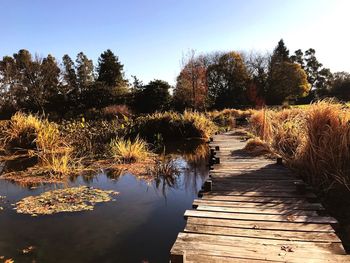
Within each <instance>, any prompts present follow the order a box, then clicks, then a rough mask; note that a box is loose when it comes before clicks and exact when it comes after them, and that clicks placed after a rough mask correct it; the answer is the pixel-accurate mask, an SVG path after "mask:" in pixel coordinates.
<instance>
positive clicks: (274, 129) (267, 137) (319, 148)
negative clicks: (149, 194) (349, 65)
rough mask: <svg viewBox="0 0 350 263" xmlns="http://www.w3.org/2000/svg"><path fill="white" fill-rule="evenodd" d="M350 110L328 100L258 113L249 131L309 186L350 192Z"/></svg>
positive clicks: (254, 115) (253, 118)
mask: <svg viewBox="0 0 350 263" xmlns="http://www.w3.org/2000/svg"><path fill="white" fill-rule="evenodd" d="M349 123H350V110H349V108H348V107H347V106H344V105H342V104H339V103H336V102H334V101H331V100H324V101H320V102H317V103H314V104H311V105H309V106H308V107H307V108H303V109H300V108H292V109H284V110H281V111H276V110H266V109H264V110H261V111H258V112H256V113H255V114H253V115H252V117H251V118H250V129H251V131H252V132H253V133H254V134H255V135H256V136H259V137H260V138H261V139H263V140H264V141H265V142H267V143H269V145H270V146H271V147H272V149H273V150H274V151H276V152H277V153H278V154H280V155H281V156H282V157H283V158H284V159H286V160H287V161H288V163H289V164H290V165H291V166H292V167H294V168H296V169H298V170H299V171H300V173H301V174H303V175H304V177H305V178H306V179H307V180H308V181H309V182H310V183H312V184H314V185H317V186H321V187H323V188H324V189H328V188H330V187H332V186H333V185H335V184H341V185H344V186H346V187H348V188H349V189H350V175H349V171H350V125H349Z"/></svg>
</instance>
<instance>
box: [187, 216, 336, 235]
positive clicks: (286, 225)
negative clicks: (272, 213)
mask: <svg viewBox="0 0 350 263" xmlns="http://www.w3.org/2000/svg"><path fill="white" fill-rule="evenodd" d="M187 222H188V223H190V224H202V225H212V226H226V227H237V228H246V229H262V230H288V231H304V232H328V233H333V232H334V229H333V228H332V227H331V226H330V225H329V224H315V223H309V224H305V223H290V222H283V223H281V222H268V221H254V220H250V221H249V220H237V219H220V218H202V217H188V218H187Z"/></svg>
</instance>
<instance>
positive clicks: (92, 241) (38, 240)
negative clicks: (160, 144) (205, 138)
mask: <svg viewBox="0 0 350 263" xmlns="http://www.w3.org/2000/svg"><path fill="white" fill-rule="evenodd" d="M186 159H187V160H188V158H185V156H177V157H176V163H177V164H178V167H179V168H180V173H179V175H178V176H176V177H175V181H174V183H173V184H171V185H169V184H167V183H166V181H165V180H160V181H158V182H157V183H156V182H155V181H150V180H144V179H140V178H137V177H135V176H133V175H132V174H125V175H122V176H119V177H116V178H111V177H110V176H109V175H108V173H107V172H106V171H103V170H101V172H100V173H98V174H96V175H95V176H93V177H89V178H86V177H82V176H80V177H77V178H75V179H74V180H71V181H70V182H69V183H67V184H65V185H42V186H39V187H37V188H35V187H34V188H33V187H32V188H28V187H26V188H24V187H21V186H19V185H17V184H14V183H11V182H9V181H6V180H0V196H6V198H5V199H3V200H2V201H0V206H2V207H3V208H4V209H3V210H1V211H0V256H5V258H12V259H13V260H14V262H45V263H49V262H168V261H169V251H170V249H171V246H172V244H173V243H174V241H175V239H176V236H177V234H178V232H179V231H182V230H183V228H184V226H185V220H184V217H183V215H184V212H185V210H186V209H190V208H191V206H192V201H193V199H194V198H196V196H197V193H198V191H199V190H200V188H201V185H202V184H203V182H204V181H205V179H206V178H207V175H208V167H207V166H206V163H207V161H206V160H205V158H197V160H196V161H194V160H190V161H186ZM81 185H86V186H91V187H94V188H99V189H103V190H113V191H117V192H119V195H117V196H115V197H114V198H115V201H112V202H105V203H98V204H96V206H95V208H94V210H93V211H83V212H73V213H58V214H53V215H41V216H37V217H32V216H30V215H27V214H17V213H16V211H15V210H14V209H13V206H12V205H11V204H14V203H16V202H18V201H19V200H20V199H22V198H24V197H26V196H32V195H39V194H41V193H43V192H45V191H49V190H54V189H57V188H62V187H74V186H81ZM30 246H33V247H34V249H33V251H31V252H30V253H26V254H24V253H23V252H22V250H23V249H24V248H28V247H30Z"/></svg>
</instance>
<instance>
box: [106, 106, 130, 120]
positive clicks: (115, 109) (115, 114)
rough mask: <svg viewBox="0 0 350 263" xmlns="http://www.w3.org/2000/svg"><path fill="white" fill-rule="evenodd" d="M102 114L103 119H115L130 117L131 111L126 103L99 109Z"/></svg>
mask: <svg viewBox="0 0 350 263" xmlns="http://www.w3.org/2000/svg"><path fill="white" fill-rule="evenodd" d="M101 112H102V116H103V117H104V118H105V119H115V118H124V116H126V117H130V116H131V112H130V110H129V108H128V106H126V105H110V106H107V107H105V108H103V109H102V110H101Z"/></svg>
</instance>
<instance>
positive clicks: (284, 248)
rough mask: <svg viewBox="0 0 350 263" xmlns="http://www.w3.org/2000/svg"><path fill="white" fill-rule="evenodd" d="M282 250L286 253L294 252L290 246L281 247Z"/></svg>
mask: <svg viewBox="0 0 350 263" xmlns="http://www.w3.org/2000/svg"><path fill="white" fill-rule="evenodd" d="M281 250H283V251H286V252H294V249H293V248H292V247H291V246H288V245H283V246H281Z"/></svg>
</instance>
